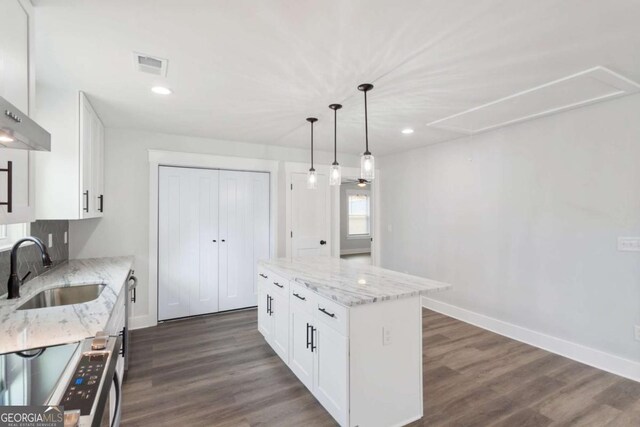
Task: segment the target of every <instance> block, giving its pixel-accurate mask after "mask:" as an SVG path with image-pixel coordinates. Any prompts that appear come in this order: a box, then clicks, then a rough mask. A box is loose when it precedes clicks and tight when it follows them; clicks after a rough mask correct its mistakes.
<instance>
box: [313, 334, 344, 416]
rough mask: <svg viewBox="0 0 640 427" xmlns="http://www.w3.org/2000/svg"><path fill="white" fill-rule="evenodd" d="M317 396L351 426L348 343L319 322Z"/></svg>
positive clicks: (316, 375) (316, 355) (316, 367)
mask: <svg viewBox="0 0 640 427" xmlns="http://www.w3.org/2000/svg"><path fill="white" fill-rule="evenodd" d="M315 326H316V328H317V329H316V332H315V336H314V340H315V345H316V349H315V351H314V355H315V357H314V369H313V370H314V378H313V394H314V396H315V397H316V399H318V401H319V402H320V403H321V404H322V406H324V407H325V409H326V410H327V411H329V413H330V414H331V415H332V416H333V417H334V418H335V419H336V420H337V421H338V423H340V425H347V421H348V420H347V414H348V411H347V396H348V380H349V368H348V359H349V354H348V339H347V338H346V337H345V336H343V335H340V334H339V333H338V332H336V331H335V330H333V329H332V328H330V327H328V326H327V325H325V324H323V323H320V322H316V325H315Z"/></svg>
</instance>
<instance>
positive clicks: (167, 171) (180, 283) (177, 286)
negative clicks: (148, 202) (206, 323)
mask: <svg viewBox="0 0 640 427" xmlns="http://www.w3.org/2000/svg"><path fill="white" fill-rule="evenodd" d="M191 180H192V174H191V172H190V171H189V170H188V169H182V168H168V167H161V168H160V177H159V197H158V199H159V200H158V202H159V217H158V246H159V248H158V319H159V320H166V319H173V318H177V317H185V316H188V315H189V291H188V290H189V288H190V283H191V282H192V281H193V277H194V274H193V272H194V271H195V267H196V263H195V261H196V259H197V258H196V257H195V256H193V255H195V251H194V247H195V246H196V245H194V243H195V242H193V241H192V236H193V234H194V233H193V225H194V224H195V221H194V219H195V218H194V215H193V209H190V207H189V206H188V203H187V202H188V201H189V200H190V199H191V195H192V185H191Z"/></svg>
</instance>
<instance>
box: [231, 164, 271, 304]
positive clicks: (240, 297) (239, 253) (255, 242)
mask: <svg viewBox="0 0 640 427" xmlns="http://www.w3.org/2000/svg"><path fill="white" fill-rule="evenodd" d="M219 200H220V205H219V206H220V211H219V215H220V217H219V235H220V244H219V250H220V255H219V260H220V264H219V268H220V275H219V287H220V288H219V307H220V311H223V310H233V309H237V308H243V307H252V306H255V305H257V304H258V300H257V277H258V273H257V271H256V267H257V262H258V260H260V259H268V258H269V174H268V173H263V172H237V171H220V198H219Z"/></svg>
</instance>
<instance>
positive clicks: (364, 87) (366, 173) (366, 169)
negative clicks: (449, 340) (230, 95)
mask: <svg viewBox="0 0 640 427" xmlns="http://www.w3.org/2000/svg"><path fill="white" fill-rule="evenodd" d="M371 89H373V85H372V84H370V83H363V84H361V85H360V86H358V90H360V91H362V92H364V141H365V150H364V153H362V156H361V157H360V178H362V179H366V180H367V181H371V180H373V179H374V178H375V171H376V164H375V159H374V157H373V155H372V154H371V152H370V151H369V121H368V114H367V113H368V112H367V92H369V91H370V90H371Z"/></svg>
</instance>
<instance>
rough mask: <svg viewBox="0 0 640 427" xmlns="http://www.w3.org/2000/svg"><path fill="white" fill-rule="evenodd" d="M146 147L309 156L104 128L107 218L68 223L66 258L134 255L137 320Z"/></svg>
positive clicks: (141, 294)
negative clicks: (136, 278) (67, 256)
mask: <svg viewBox="0 0 640 427" xmlns="http://www.w3.org/2000/svg"><path fill="white" fill-rule="evenodd" d="M149 149H157V150H171V151H183V152H191V153H207V154H217V155H222V156H237V157H247V158H257V159H268V160H279V161H281V162H282V163H283V162H284V161H299V162H306V161H307V160H308V158H309V153H308V151H307V150H304V149H295V148H286V147H279V146H269V145H258V144H248V143H241V142H233V141H222V140H213V139H205V138H195V137H187V136H179V135H167V134H160V133H152V132H142V131H132V130H124V129H111V128H107V129H106V133H105V190H104V194H105V199H104V203H105V215H104V218H102V219H90V220H82V221H71V222H70V226H69V235H70V236H69V243H70V246H69V256H70V257H71V258H90V257H100V256H117V255H127V254H132V255H135V259H136V260H135V270H136V276H137V277H138V280H139V285H138V303H137V304H136V305H135V308H134V310H135V311H134V316H135V317H143V316H146V315H147V314H148V271H149V260H148V253H149V248H148V244H149V161H148V150H149ZM331 156H332V154H331ZM329 157H330V155H329V154H327V153H317V159H318V160H319V162H318V163H323V162H325V163H326V161H327V160H328V159H329ZM340 161H341V163H342V162H344V163H346V164H352V165H356V164H358V158H357V156H346V155H341V160H340ZM280 170H281V174H280V175H281V176H278V177H275V178H276V179H278V181H279V182H280V183H281V185H280V186H279V187H280V188H284V182H285V178H284V172H283V171H284V166H283V165H281V167H280ZM284 200H285V198H284V196H281V197H279V198H278V201H279V211H280V213H279V218H278V220H279V221H278V222H279V224H278V230H279V236H278V239H277V240H278V242H277V247H278V255H279V256H284V253H285V240H284V239H285V233H286V231H285V226H284V217H285V216H284V209H285V208H284Z"/></svg>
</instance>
